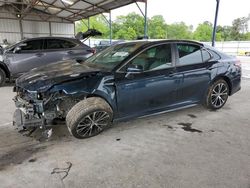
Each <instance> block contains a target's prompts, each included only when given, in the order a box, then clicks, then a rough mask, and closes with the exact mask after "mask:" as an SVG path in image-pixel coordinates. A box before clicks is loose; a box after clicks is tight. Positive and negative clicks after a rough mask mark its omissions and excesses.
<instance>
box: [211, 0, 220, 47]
mask: <svg viewBox="0 0 250 188" xmlns="http://www.w3.org/2000/svg"><path fill="white" fill-rule="evenodd" d="M216 2H217V3H216V11H215V18H214V29H213V36H212V46H214V44H215V35H216V29H217V18H218V12H219V5H220V0H216Z"/></svg>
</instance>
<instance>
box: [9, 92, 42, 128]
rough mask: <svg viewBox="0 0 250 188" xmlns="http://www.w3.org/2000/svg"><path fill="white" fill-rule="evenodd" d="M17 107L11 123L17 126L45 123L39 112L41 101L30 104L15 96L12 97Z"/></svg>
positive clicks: (33, 125) (34, 125)
mask: <svg viewBox="0 0 250 188" xmlns="http://www.w3.org/2000/svg"><path fill="white" fill-rule="evenodd" d="M13 100H14V102H15V105H16V107H17V109H16V111H15V113H14V116H13V125H14V126H17V128H28V127H40V126H44V125H45V119H44V117H43V115H42V114H41V113H37V112H39V111H40V112H41V111H43V106H42V103H36V104H32V103H29V102H27V101H26V100H24V99H22V98H20V97H19V96H16V97H15V98H14V99H13Z"/></svg>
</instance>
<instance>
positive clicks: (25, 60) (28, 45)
mask: <svg viewBox="0 0 250 188" xmlns="http://www.w3.org/2000/svg"><path fill="white" fill-rule="evenodd" d="M43 44H44V40H43V39H31V40H27V41H24V42H22V43H20V44H18V46H20V48H21V50H19V51H17V52H15V51H14V48H13V49H12V50H10V51H8V52H7V53H6V62H7V63H8V64H9V65H8V67H9V69H10V72H11V73H12V74H13V76H14V77H17V76H19V75H20V74H22V73H25V72H28V71H29V70H31V69H33V68H36V67H38V66H41V65H42V64H43V61H44V51H43Z"/></svg>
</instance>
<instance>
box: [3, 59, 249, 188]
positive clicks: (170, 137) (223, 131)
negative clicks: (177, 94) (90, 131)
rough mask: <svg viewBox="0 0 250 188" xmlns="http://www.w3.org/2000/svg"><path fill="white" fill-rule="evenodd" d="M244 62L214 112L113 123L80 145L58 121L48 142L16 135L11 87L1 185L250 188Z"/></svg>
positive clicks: (5, 102) (187, 111)
mask: <svg viewBox="0 0 250 188" xmlns="http://www.w3.org/2000/svg"><path fill="white" fill-rule="evenodd" d="M242 62H243V64H242V65H243V67H244V76H243V81H242V90H241V91H240V92H238V93H236V94H235V95H233V96H232V97H230V98H229V100H228V102H227V104H226V105H225V106H224V107H223V109H221V110H219V111H216V112H213V111H208V110H206V109H204V108H203V107H201V106H196V107H193V108H189V109H184V110H180V111H176V112H171V113H166V114H162V115H158V116H154V117H148V118H143V119H136V120H132V121H129V122H122V123H117V124H115V125H113V127H112V128H110V129H109V130H107V131H105V132H103V133H102V134H100V135H98V136H96V137H93V138H90V139H85V140H77V139H75V138H73V137H71V136H70V135H69V134H68V131H67V129H66V127H65V125H64V124H61V123H60V124H58V125H56V126H55V129H54V134H53V135H52V137H51V138H50V139H49V140H47V141H44V140H42V139H40V132H39V131H36V132H35V133H33V134H32V136H31V137H28V136H23V134H20V133H18V132H17V131H16V130H14V127H12V125H11V121H12V114H13V112H14V104H13V102H12V101H11V99H12V97H13V96H14V93H13V92H12V86H6V87H2V88H0V104H1V108H0V114H1V115H0V182H1V186H0V187H3V188H5V187H6V188H7V187H8V188H9V187H15V188H19V187H25V188H29V187H30V188H33V187H36V188H40V187H49V188H50V187H53V188H56V187H84V188H85V187H91V188H92V187H100V188H104V187H108V188H112V187H114V188H116V187H119V188H123V187H124V188H129V187H131V188H132V187H142V188H145V187H174V188H177V187H187V188H192V187H194V188H196V187H197V188H201V187H202V188H210V187H216V188H217V187H218V188H224V187H225V188H235V187H237V188H238V187H239V188H241V187H242V188H249V187H250V136H249V135H250V127H249V126H250V123H249V122H250V116H249V110H250V98H249V93H250V79H247V76H245V75H247V74H248V70H245V67H249V66H248V65H249V64H250V61H249V64H247V62H248V59H244V60H242ZM246 69H247V68H246Z"/></svg>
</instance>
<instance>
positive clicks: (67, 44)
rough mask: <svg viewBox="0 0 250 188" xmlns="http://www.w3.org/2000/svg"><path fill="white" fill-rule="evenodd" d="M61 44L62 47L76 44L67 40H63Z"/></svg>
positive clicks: (70, 46) (71, 46)
mask: <svg viewBox="0 0 250 188" xmlns="http://www.w3.org/2000/svg"><path fill="white" fill-rule="evenodd" d="M62 46H63V48H74V47H75V46H76V43H74V42H71V41H68V40H63V42H62Z"/></svg>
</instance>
